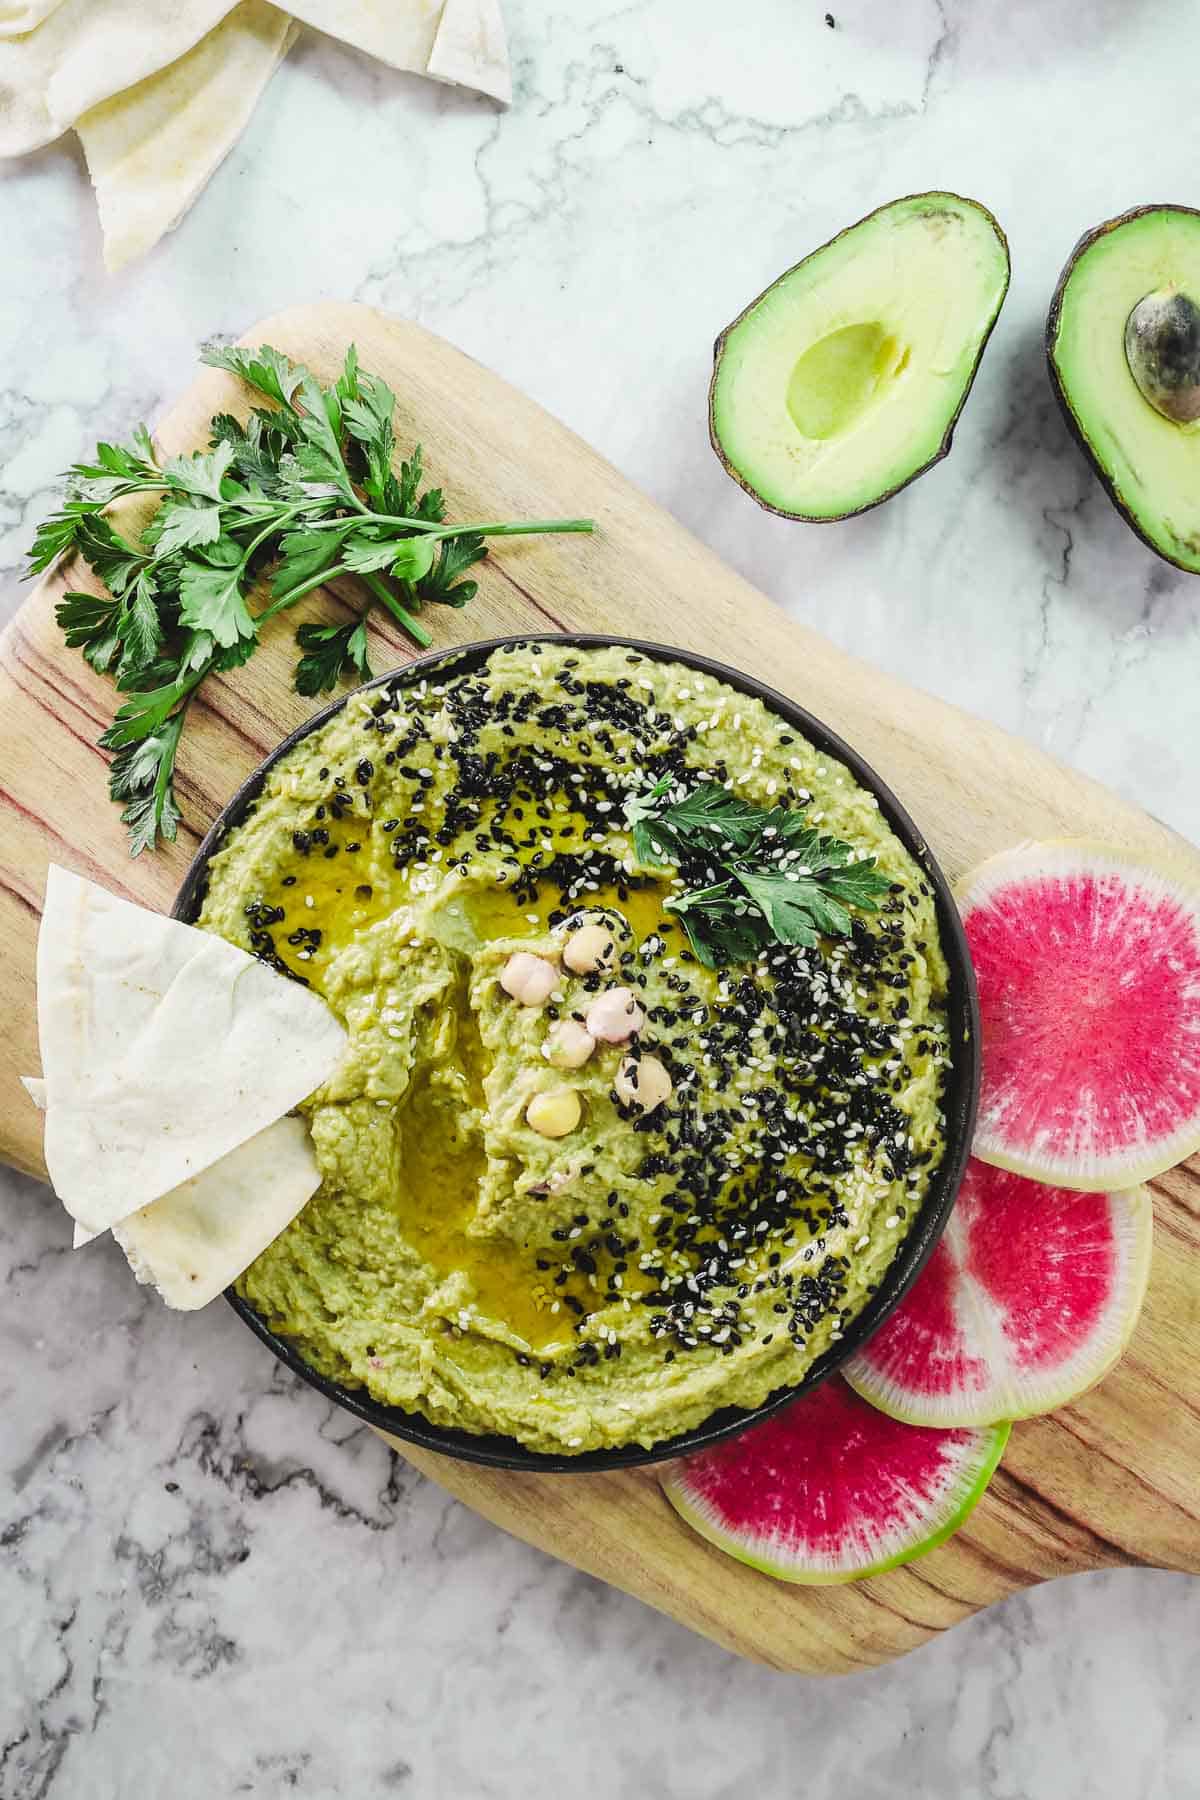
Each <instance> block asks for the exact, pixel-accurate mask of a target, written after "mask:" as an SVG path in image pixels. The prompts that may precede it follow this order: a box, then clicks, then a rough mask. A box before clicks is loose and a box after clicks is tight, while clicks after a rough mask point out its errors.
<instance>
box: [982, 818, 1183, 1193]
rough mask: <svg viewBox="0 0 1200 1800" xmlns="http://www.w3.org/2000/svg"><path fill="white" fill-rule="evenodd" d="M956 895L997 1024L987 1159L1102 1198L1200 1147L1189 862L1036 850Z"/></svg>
mask: <svg viewBox="0 0 1200 1800" xmlns="http://www.w3.org/2000/svg"><path fill="white" fill-rule="evenodd" d="M1198 866H1200V865H1198ZM957 898H958V903H959V908H960V910H961V912H962V916H963V924H964V926H965V927H966V933H967V940H968V942H969V944H970V946H971V958H972V961H973V962H974V964H975V973H976V976H977V978H978V981H979V1002H980V1012H981V1018H982V1024H983V1041H982V1049H983V1090H982V1094H981V1097H980V1109H979V1124H978V1128H977V1131H976V1137H975V1143H974V1151H975V1154H976V1156H981V1157H982V1158H983V1159H984V1161H985V1162H989V1163H995V1164H996V1165H997V1166H998V1167H1000V1168H1002V1169H1013V1170H1015V1171H1016V1173H1017V1174H1019V1175H1028V1176H1029V1177H1030V1178H1031V1179H1032V1180H1034V1181H1044V1182H1048V1183H1052V1184H1054V1185H1056V1186H1059V1187H1073V1188H1083V1189H1087V1190H1094V1189H1097V1188H1106V1189H1112V1188H1127V1187H1135V1186H1136V1185H1137V1184H1138V1183H1139V1182H1141V1181H1149V1180H1150V1179H1151V1178H1152V1177H1153V1176H1155V1175H1161V1174H1162V1172H1163V1171H1164V1169H1169V1168H1171V1167H1172V1166H1173V1164H1175V1163H1177V1162H1181V1161H1182V1160H1183V1158H1184V1157H1186V1156H1190V1155H1191V1154H1192V1152H1193V1151H1195V1150H1197V1149H1200V886H1198V885H1197V883H1196V880H1195V878H1194V877H1193V876H1192V875H1191V873H1190V872H1189V871H1188V869H1187V867H1186V865H1184V866H1183V867H1182V868H1181V870H1180V871H1179V872H1173V871H1172V870H1171V868H1170V867H1168V866H1164V867H1162V868H1154V867H1152V866H1149V865H1147V864H1145V863H1143V862H1140V861H1138V859H1137V858H1135V857H1132V856H1129V855H1126V853H1125V852H1124V851H1121V850H1114V849H1109V848H1108V847H1107V846H1105V845H1103V844H1095V843H1091V842H1089V841H1087V840H1085V839H1069V838H1068V839H1063V840H1061V841H1060V842H1057V843H1048V844H1026V845H1023V846H1021V847H1020V848H1019V849H1016V850H1009V851H1005V852H1004V853H1003V854H1002V855H1000V856H995V857H993V858H992V859H991V861H990V862H986V863H984V864H983V866H982V867H981V868H978V869H976V870H975V872H974V874H972V875H968V876H967V877H966V879H965V880H964V881H963V882H962V883H961V884H960V886H959V888H958V889H957Z"/></svg>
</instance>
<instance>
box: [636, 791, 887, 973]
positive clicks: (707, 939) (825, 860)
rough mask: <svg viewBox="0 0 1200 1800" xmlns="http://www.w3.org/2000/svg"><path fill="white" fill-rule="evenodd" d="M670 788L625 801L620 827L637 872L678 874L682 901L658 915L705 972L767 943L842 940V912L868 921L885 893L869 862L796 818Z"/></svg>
mask: <svg viewBox="0 0 1200 1800" xmlns="http://www.w3.org/2000/svg"><path fill="white" fill-rule="evenodd" d="M676 786H677V784H676V782H675V779H674V777H673V776H670V775H664V776H663V777H662V778H661V779H660V780H659V781H657V782H656V783H655V784H654V786H653V787H651V788H649V789H647V790H645V791H644V792H643V793H640V794H633V795H631V796H630V797H629V798H628V799H627V800H626V802H625V820H626V823H627V824H628V826H629V829H630V834H631V836H632V838H633V850H634V855H635V856H636V857H637V859H638V861H639V862H640V863H642V864H644V865H646V866H648V867H651V868H656V867H662V865H663V864H664V863H670V864H673V865H674V866H675V867H676V869H677V870H678V871H679V879H680V882H681V883H682V886H683V892H682V893H681V894H680V895H678V896H676V897H675V898H673V899H672V900H670V901H668V902H667V905H668V907H669V909H670V910H671V911H672V912H675V913H677V914H678V915H679V917H680V919H681V920H682V921H683V925H684V929H685V930H686V931H687V934H688V940H689V942H690V943H691V946H692V949H693V950H694V951H695V953H696V955H697V956H698V957H699V958H700V960H701V962H703V963H706V964H707V965H708V966H709V967H710V968H719V967H723V966H724V965H725V964H727V963H732V962H748V961H751V960H752V959H753V958H754V957H755V956H756V955H757V954H758V952H759V951H760V950H762V949H763V948H765V947H766V946H767V945H768V944H771V943H779V944H799V945H801V946H808V947H810V948H811V947H812V946H813V945H814V944H815V943H816V942H817V939H818V936H820V935H823V936H825V937H846V936H848V935H849V933H850V930H851V926H852V923H853V921H852V919H851V916H850V913H849V911H848V910H847V909H848V908H849V907H851V906H854V907H858V908H859V909H860V910H862V911H864V912H874V911H875V909H876V905H877V902H878V900H879V898H880V896H881V895H883V894H885V893H886V892H887V890H888V886H889V882H888V879H887V877H886V876H885V875H882V874H880V873H879V871H878V870H877V868H876V864H875V858H874V857H873V856H867V857H857V856H856V853H855V850H854V847H853V845H851V844H846V843H843V842H842V841H841V839H840V838H835V837H828V836H825V835H823V834H822V833H821V832H819V831H817V830H816V829H815V828H814V827H813V826H811V825H809V824H808V823H807V822H806V820H805V818H804V814H803V813H802V812H801V811H799V810H797V809H793V808H790V807H784V806H773V807H758V806H754V805H752V804H751V803H750V802H749V801H748V800H742V799H740V798H739V797H738V796H737V795H736V794H732V793H730V792H729V791H728V790H727V789H726V788H724V787H722V786H721V785H720V783H719V782H703V783H701V784H700V785H699V786H698V787H695V788H693V789H691V790H690V791H688V792H683V793H674V792H673V790H674V789H675V788H676ZM717 876H723V877H724V879H721V880H718V879H715V877H717Z"/></svg>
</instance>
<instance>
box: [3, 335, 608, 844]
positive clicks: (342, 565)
mask: <svg viewBox="0 0 1200 1800" xmlns="http://www.w3.org/2000/svg"><path fill="white" fill-rule="evenodd" d="M202 360H203V361H204V362H206V363H209V364H211V365H212V366H213V367H214V368H218V369H226V370H228V371H229V373H230V374H233V375H236V376H238V377H239V378H240V379H241V380H242V381H244V382H245V383H246V385H247V386H248V387H250V388H251V389H253V390H254V391H255V392H256V393H257V394H258V395H260V396H261V397H262V398H263V399H264V400H265V401H266V402H268V404H267V405H258V406H255V407H254V409H253V410H252V411H251V413H250V416H249V418H247V419H246V420H244V421H243V420H240V419H237V418H235V417H233V415H232V414H230V413H219V414H217V416H216V417H215V418H214V419H213V420H212V422H211V425H210V442H209V448H208V449H207V450H204V451H197V452H196V453H195V454H193V455H191V456H173V457H169V458H165V459H164V458H161V457H160V455H159V453H158V451H157V450H156V449H155V446H154V443H153V441H152V440H151V437H150V434H149V432H148V431H147V430H146V428H145V426H139V427H138V428H137V430H136V431H135V432H134V433H133V435H132V438H131V440H130V442H129V443H128V444H104V443H101V444H98V445H97V446H96V453H95V459H94V460H93V461H92V462H87V463H76V464H74V466H73V467H72V468H71V469H70V470H69V471H68V474H67V489H66V494H65V496H64V499H63V502H62V505H61V506H60V508H59V509H58V511H57V512H55V513H54V514H53V515H52V516H51V517H50V518H48V519H47V520H45V522H44V523H43V524H42V525H41V526H40V527H39V529H38V532H37V536H36V538H35V540H34V544H33V548H32V550H31V551H30V555H29V565H28V569H27V573H28V574H29V575H37V574H40V573H41V572H42V571H43V570H45V569H48V568H49V567H50V566H51V565H52V564H53V563H55V562H57V561H58V560H59V558H60V557H64V556H70V555H78V556H79V557H81V558H82V560H83V561H84V562H85V563H86V564H87V565H88V567H89V568H90V569H91V570H92V573H93V574H94V575H95V576H97V578H98V579H99V581H100V582H101V583H102V585H103V587H104V589H105V590H106V591H105V592H104V593H103V594H99V595H97V594H92V593H83V592H71V593H67V594H65V595H64V596H63V598H62V600H61V601H60V602H59V604H58V607H57V609H56V616H57V619H58V623H59V625H60V626H61V628H62V631H63V633H64V635H65V637H66V640H67V643H68V644H69V645H71V647H72V648H73V649H77V650H79V651H81V652H82V654H83V655H84V656H85V657H86V659H87V661H88V662H89V663H90V664H91V666H92V667H93V668H94V669H95V670H97V671H98V672H99V673H100V674H105V675H109V676H111V677H112V679H113V681H114V682H115V683H116V686H117V689H118V691H119V692H120V693H121V694H122V695H123V696H124V698H123V700H122V702H121V705H120V707H119V708H118V710H117V714H116V717H115V718H114V720H113V723H112V725H111V726H110V727H109V729H108V730H107V731H106V732H105V733H104V735H103V736H102V737H101V739H100V742H101V744H102V745H103V747H104V748H105V749H108V750H112V751H114V752H115V755H114V757H113V760H112V765H111V768H110V771H109V791H110V793H111V795H112V798H113V799H114V800H115V801H117V802H118V803H119V804H120V805H121V807H122V809H123V810H122V814H121V817H122V819H123V821H124V823H125V825H126V826H127V827H128V831H129V844H130V850H131V852H132V854H133V855H135V856H136V855H137V854H138V852H139V851H141V850H146V849H152V848H153V847H154V846H155V845H156V844H157V843H158V842H159V840H160V839H162V838H168V839H170V838H174V836H175V833H176V828H177V826H178V822H179V810H178V806H177V804H176V800H175V794H174V771H175V759H176V754H177V752H178V749H179V740H180V736H181V734H182V731H183V725H184V720H185V717H186V713H187V709H188V705H189V703H190V701H191V698H192V696H193V694H194V693H195V691H196V689H197V688H198V687H199V685H200V683H201V682H202V681H203V680H204V679H205V678H206V677H207V676H209V675H213V674H222V673H225V672H227V671H228V670H230V669H235V668H237V667H239V666H240V665H241V664H242V663H245V662H247V661H248V660H249V659H250V657H251V656H252V655H253V654H254V651H255V649H256V648H257V646H258V641H259V637H260V634H261V632H262V629H263V626H264V625H265V624H266V622H267V621H268V620H269V619H271V618H272V617H274V615H275V614H276V613H279V612H283V611H285V610H286V609H287V608H288V607H290V606H294V605H295V604H296V602H297V601H298V600H300V599H302V598H303V597H304V595H305V594H307V593H309V592H311V591H312V589H314V588H316V587H320V586H323V585H325V584H326V583H328V582H332V581H336V580H338V579H339V578H340V577H353V578H355V579H356V580H357V581H358V582H359V583H361V585H362V586H363V587H364V588H365V589H366V592H367V599H366V602H365V605H363V607H362V608H361V610H360V611H359V612H358V613H357V614H356V615H355V616H354V617H353V618H351V619H349V620H348V621H346V622H345V623H344V624H338V625H315V624H309V625H302V626H301V627H300V628H299V630H298V632H297V633H296V639H297V645H298V648H299V650H300V652H301V655H300V658H299V661H298V662H297V664H296V669H295V676H294V680H295V685H296V688H297V690H298V692H300V693H302V694H319V693H327V692H329V691H330V690H331V689H332V688H333V687H335V686H336V685H337V683H338V682H339V681H341V680H343V679H347V678H348V679H353V680H367V679H369V677H370V675H371V666H370V662H369V660H368V655H367V638H366V620H367V616H368V615H369V613H370V612H371V611H372V610H373V609H374V608H375V607H379V608H380V609H381V610H382V611H384V612H386V613H388V614H389V615H390V616H391V617H392V618H393V619H394V620H395V621H396V623H397V624H398V625H399V626H400V627H401V628H402V629H403V630H404V631H405V632H406V633H407V635H408V636H409V637H410V638H411V639H412V640H413V641H414V642H415V643H416V644H418V645H419V646H420V647H421V648H422V649H425V648H427V647H428V646H429V644H430V643H431V642H432V640H431V638H430V636H429V633H428V632H427V631H426V630H425V628H424V626H423V625H422V624H421V623H420V621H419V619H418V617H417V614H418V613H420V611H421V610H422V608H423V607H424V606H425V605H426V604H431V605H432V604H436V605H440V606H453V607H461V606H465V605H466V604H467V602H468V601H469V600H471V599H473V598H474V595H475V593H476V589H477V583H476V582H475V581H474V580H472V579H470V578H465V577H466V575H467V571H468V570H469V569H471V568H473V567H474V565H475V564H476V563H478V562H480V561H481V560H482V559H483V557H484V556H485V555H486V554H487V539H488V538H492V537H511V536H517V535H528V534H531V533H538V532H551V531H591V529H592V523H591V521H590V520H589V519H535V520H529V521H525V522H515V521H505V520H483V521H478V522H471V523H467V524H447V523H446V522H445V517H446V513H445V502H444V499H443V496H442V491H441V489H440V488H426V487H425V486H424V471H423V469H422V464H421V450H420V446H419V445H418V446H417V448H416V449H415V450H414V451H413V452H412V454H411V456H410V457H409V458H408V459H407V460H406V461H402V462H401V463H400V466H399V469H398V470H397V468H396V467H395V454H396V434H395V423H394V414H395V405H396V400H395V395H394V394H393V393H392V391H391V389H390V388H389V387H388V386H387V384H386V382H383V381H381V380H380V379H379V377H378V376H376V375H370V374H368V373H367V372H366V371H365V370H363V369H360V368H359V365H358V356H357V353H356V351H355V349H354V347H353V345H351V347H350V349H349V350H348V351H347V353H346V358H345V362H344V365H343V367H342V371H341V374H340V375H339V376H338V378H337V380H336V381H335V382H333V383H332V384H331V385H330V386H328V387H323V386H322V385H321V383H320V382H318V381H317V380H316V378H315V377H314V376H313V375H311V374H310V373H309V371H308V370H307V369H305V368H304V367H303V366H302V365H300V364H297V363H293V362H291V361H289V359H288V358H287V357H286V356H284V355H282V354H281V352H280V351H278V350H274V349H272V348H271V346H270V345H269V344H264V345H263V346H262V347H261V348H260V349H258V350H243V349H238V348H231V349H224V348H219V347H211V348H209V349H207V350H205V351H204V353H203V358H202ZM139 499H140V500H141V501H142V502H143V503H144V502H146V501H152V502H153V503H154V511H153V513H152V515H151V517H150V519H149V522H148V523H146V524H145V525H143V526H142V528H141V529H140V531H138V532H137V533H136V535H126V533H125V532H124V531H122V530H119V529H118V527H117V525H116V524H114V522H113V519H112V518H110V517H109V516H108V509H109V508H110V507H112V506H113V505H115V504H116V503H117V502H119V501H131V500H132V501H137V500H139Z"/></svg>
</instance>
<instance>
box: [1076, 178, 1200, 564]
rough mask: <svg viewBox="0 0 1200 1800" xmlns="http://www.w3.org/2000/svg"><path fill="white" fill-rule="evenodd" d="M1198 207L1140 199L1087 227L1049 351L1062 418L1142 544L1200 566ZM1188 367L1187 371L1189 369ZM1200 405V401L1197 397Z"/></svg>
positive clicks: (1170, 559) (1171, 558)
mask: <svg viewBox="0 0 1200 1800" xmlns="http://www.w3.org/2000/svg"><path fill="white" fill-rule="evenodd" d="M1197 308H1200V212H1197V211H1196V210H1195V209H1194V208H1193V207H1190V206H1139V207H1135V208H1134V209H1133V211H1132V212H1127V213H1122V214H1121V215H1120V217H1119V218H1116V219H1109V220H1108V221H1107V222H1106V223H1105V224H1103V225H1097V226H1096V228H1095V230H1094V231H1089V232H1087V233H1085V235H1084V236H1083V237H1081V238H1080V240H1079V242H1078V243H1077V244H1076V246H1075V248H1074V250H1073V251H1072V252H1071V255H1070V258H1069V260H1068V262H1067V266H1066V268H1065V269H1064V270H1063V272H1062V274H1061V275H1060V277H1059V281H1058V286H1057V288H1056V289H1055V290H1054V298H1053V299H1052V300H1051V302H1050V312H1049V315H1048V317H1047V320H1046V355H1047V358H1048V360H1049V364H1050V379H1051V381H1052V382H1053V384H1054V389H1055V392H1056V393H1057V395H1058V398H1059V402H1060V404H1061V406H1062V409H1063V413H1064V415H1065V417H1066V421H1067V424H1068V425H1069V426H1070V428H1071V431H1072V433H1073V434H1074V436H1075V437H1076V438H1077V439H1078V440H1079V443H1080V445H1081V446H1082V448H1083V449H1084V450H1085V451H1086V452H1087V455H1088V457H1089V458H1090V460H1091V463H1092V466H1093V467H1094V469H1095V471H1096V473H1097V475H1098V476H1099V477H1100V480H1101V481H1102V482H1103V484H1104V486H1105V488H1106V489H1107V490H1108V495H1109V498H1110V499H1111V501H1112V503H1113V505H1114V506H1115V507H1116V508H1117V511H1118V512H1119V513H1120V514H1121V516H1122V518H1123V519H1124V520H1125V522H1126V524H1127V525H1129V526H1131V527H1132V529H1133V530H1134V531H1136V532H1137V534H1138V536H1139V537H1140V538H1141V539H1142V541H1143V543H1146V544H1148V545H1149V546H1150V548H1151V549H1152V550H1156V551H1157V552H1158V554H1159V556H1161V557H1164V558H1165V559H1166V561H1167V562H1169V563H1174V564H1175V566H1176V568H1179V569H1187V570H1189V571H1190V572H1191V573H1192V574H1193V575H1195V574H1200V421H1198V420H1197V418H1196V417H1195V416H1193V417H1192V418H1191V419H1189V418H1188V412H1189V410H1191V407H1190V406H1189V395H1191V396H1193V397H1194V398H1200V329H1198V328H1197V317H1196V315H1197ZM1189 378H1190V379H1189ZM1197 410H1200V407H1197Z"/></svg>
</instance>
